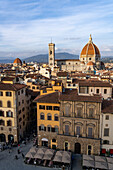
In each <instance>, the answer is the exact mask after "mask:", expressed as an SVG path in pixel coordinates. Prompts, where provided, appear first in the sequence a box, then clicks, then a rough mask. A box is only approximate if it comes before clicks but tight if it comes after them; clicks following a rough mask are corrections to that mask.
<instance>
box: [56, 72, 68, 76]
mask: <svg viewBox="0 0 113 170" xmlns="http://www.w3.org/2000/svg"><path fill="white" fill-rule="evenodd" d="M67 75H68V72H66V71H65V72H63V71H61V72H58V73H57V76H58V77H67Z"/></svg>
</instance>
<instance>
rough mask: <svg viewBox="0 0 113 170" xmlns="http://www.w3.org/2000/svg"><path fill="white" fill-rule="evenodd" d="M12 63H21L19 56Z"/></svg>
mask: <svg viewBox="0 0 113 170" xmlns="http://www.w3.org/2000/svg"><path fill="white" fill-rule="evenodd" d="M13 63H16V64H22V61H21V60H20V59H19V58H16V59H15V60H14V62H13Z"/></svg>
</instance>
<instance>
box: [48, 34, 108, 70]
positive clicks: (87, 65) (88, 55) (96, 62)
mask: <svg viewBox="0 0 113 170" xmlns="http://www.w3.org/2000/svg"><path fill="white" fill-rule="evenodd" d="M48 63H49V67H50V68H51V69H52V70H55V69H58V68H59V70H63V71H84V72H85V71H96V70H103V69H105V66H104V63H103V62H102V61H101V55H100V51H99V49H98V47H97V46H96V45H95V44H94V43H93V41H92V37H91V35H90V37H89V41H88V43H87V44H86V45H85V46H84V47H83V49H82V51H81V54H80V57H79V59H55V44H54V43H49V57H48Z"/></svg>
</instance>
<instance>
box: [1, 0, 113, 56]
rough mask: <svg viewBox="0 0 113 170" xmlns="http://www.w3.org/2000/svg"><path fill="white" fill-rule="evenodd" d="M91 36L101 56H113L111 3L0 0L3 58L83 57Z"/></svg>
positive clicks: (89, 0)
mask: <svg viewBox="0 0 113 170" xmlns="http://www.w3.org/2000/svg"><path fill="white" fill-rule="evenodd" d="M90 34H92V38H93V42H94V43H95V44H96V45H97V46H98V47H99V49H100V52H101V55H102V56H103V55H104V56H109V55H112V56H113V1H112V0H95V1H92V0H0V57H20V58H23V57H27V56H32V55H35V54H40V53H47V52H48V43H49V42H50V41H51V37H52V41H53V42H54V43H55V44H56V52H70V53H73V54H80V52H81V50H82V48H83V46H84V45H85V44H86V43H87V42H88V39H89V35H90Z"/></svg>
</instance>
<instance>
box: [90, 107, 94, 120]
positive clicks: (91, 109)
mask: <svg viewBox="0 0 113 170" xmlns="http://www.w3.org/2000/svg"><path fill="white" fill-rule="evenodd" d="M93 115H94V109H93V108H89V117H90V118H93Z"/></svg>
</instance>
